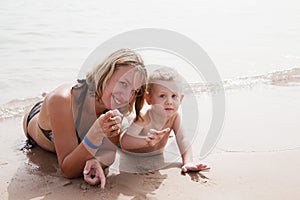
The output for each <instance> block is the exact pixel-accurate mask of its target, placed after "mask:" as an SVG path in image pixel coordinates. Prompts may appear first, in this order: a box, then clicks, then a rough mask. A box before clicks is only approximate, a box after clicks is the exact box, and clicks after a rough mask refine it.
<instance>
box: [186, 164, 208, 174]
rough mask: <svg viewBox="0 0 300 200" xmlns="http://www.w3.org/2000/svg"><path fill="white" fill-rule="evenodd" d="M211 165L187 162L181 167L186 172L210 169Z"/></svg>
mask: <svg viewBox="0 0 300 200" xmlns="http://www.w3.org/2000/svg"><path fill="white" fill-rule="evenodd" d="M208 170H210V167H208V166H207V165H204V164H194V163H186V164H184V165H183V166H182V167H181V171H182V172H184V173H186V172H189V171H192V172H197V171H208Z"/></svg>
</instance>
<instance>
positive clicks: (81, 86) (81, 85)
mask: <svg viewBox="0 0 300 200" xmlns="http://www.w3.org/2000/svg"><path fill="white" fill-rule="evenodd" d="M77 91H79V96H78V98H76V97H77V95H78V94H76V93H77ZM87 92H88V85H87V83H86V80H85V79H78V80H77V84H76V85H74V86H73V87H72V94H73V95H72V101H73V104H74V103H75V104H77V106H78V112H77V113H78V114H77V117H76V121H75V127H76V134H77V138H78V142H79V143H80V142H81V139H80V137H79V134H78V132H77V130H78V128H79V126H80V122H81V116H82V109H83V104H84V100H85V97H86V95H87ZM72 109H74V105H72Z"/></svg>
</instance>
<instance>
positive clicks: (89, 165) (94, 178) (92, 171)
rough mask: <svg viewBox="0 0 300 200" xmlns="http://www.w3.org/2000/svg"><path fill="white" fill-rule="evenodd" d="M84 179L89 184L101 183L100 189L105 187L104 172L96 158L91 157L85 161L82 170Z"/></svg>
mask: <svg viewBox="0 0 300 200" xmlns="http://www.w3.org/2000/svg"><path fill="white" fill-rule="evenodd" d="M83 176H84V180H85V181H86V182H87V183H88V184H90V185H97V184H99V183H100V184H101V185H100V187H101V189H104V187H105V181H106V178H105V174H104V171H103V169H102V167H101V165H100V163H99V162H98V160H97V159H95V158H93V159H90V160H88V161H86V163H85V167H84V170H83Z"/></svg>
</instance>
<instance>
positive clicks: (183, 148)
mask: <svg viewBox="0 0 300 200" xmlns="http://www.w3.org/2000/svg"><path fill="white" fill-rule="evenodd" d="M173 130H174V133H175V136H176V142H177V145H178V148H179V151H180V154H181V158H182V168H181V170H182V172H188V171H201V170H209V169H210V168H209V167H208V166H207V165H204V164H194V163H193V151H192V144H191V141H188V140H187V137H186V135H185V133H184V129H183V127H182V125H181V119H180V116H179V115H177V117H176V119H175V121H174V125H173Z"/></svg>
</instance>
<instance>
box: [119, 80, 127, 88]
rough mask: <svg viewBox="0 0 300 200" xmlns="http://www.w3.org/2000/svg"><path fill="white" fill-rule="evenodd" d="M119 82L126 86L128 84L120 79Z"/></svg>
mask: <svg viewBox="0 0 300 200" xmlns="http://www.w3.org/2000/svg"><path fill="white" fill-rule="evenodd" d="M120 84H121V85H122V86H123V87H127V86H128V84H127V83H126V82H124V81H120Z"/></svg>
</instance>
